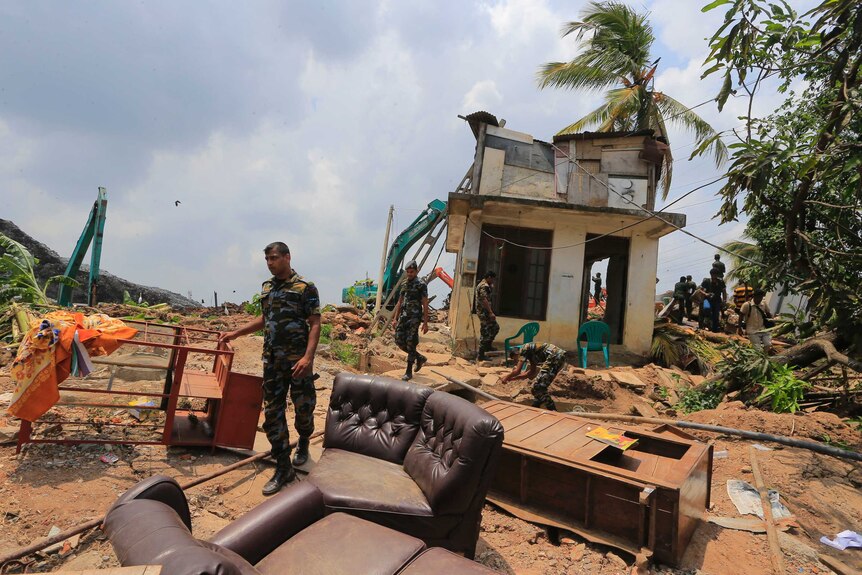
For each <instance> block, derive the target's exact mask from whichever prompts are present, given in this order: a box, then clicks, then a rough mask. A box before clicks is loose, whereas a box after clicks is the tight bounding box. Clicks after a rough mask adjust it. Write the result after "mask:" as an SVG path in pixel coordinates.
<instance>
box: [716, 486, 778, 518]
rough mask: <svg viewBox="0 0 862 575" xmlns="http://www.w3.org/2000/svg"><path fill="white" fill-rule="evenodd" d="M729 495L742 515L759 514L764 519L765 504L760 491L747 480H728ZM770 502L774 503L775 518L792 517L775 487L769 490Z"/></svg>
mask: <svg viewBox="0 0 862 575" xmlns="http://www.w3.org/2000/svg"><path fill="white" fill-rule="evenodd" d="M727 495H728V496H729V497H730V500H731V501H733V504H734V505H735V506H736V510H737V511H739V513H740V514H742V515H757V516H758V517H760V518H761V519H763V505H761V503H760V493H758V491H757V489H756V488H755V487H754V486H753V485H751V484H750V483H748V482H746V481H740V480H739V479H728V480H727ZM769 502H770V504H771V505H772V517H773V518H774V519H775V520H778V519H784V518H787V517H792V514H791V513H790V510H789V509H787V507H785V506H784V504H783V503H781V501H779V493H778V491H776V490H774V489H770V490H769Z"/></svg>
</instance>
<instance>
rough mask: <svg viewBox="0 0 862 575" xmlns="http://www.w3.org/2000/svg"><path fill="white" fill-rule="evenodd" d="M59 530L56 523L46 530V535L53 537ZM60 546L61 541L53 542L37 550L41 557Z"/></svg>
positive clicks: (56, 550)
mask: <svg viewBox="0 0 862 575" xmlns="http://www.w3.org/2000/svg"><path fill="white" fill-rule="evenodd" d="M61 532H62V530H61V529H60V528H59V527H57V526H56V525H52V526H51V529H50V530H49V531H48V537H49V538H50V537H54V536H55V535H59V534H60V533H61ZM62 548H63V542H62V541H60V542H58V543H54V544H53V545H51V546H49V547H45V548H44V549H42V551H40V552H39V554H40V555H42V556H43V557H45V556H48V555H50V554H52V553H56V552H58V551H59V550H60V549H62Z"/></svg>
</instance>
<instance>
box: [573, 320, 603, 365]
mask: <svg viewBox="0 0 862 575" xmlns="http://www.w3.org/2000/svg"><path fill="white" fill-rule="evenodd" d="M582 337H585V338H586V341H585V342H583V341H582ZM582 343H586V345H581V344H582ZM610 343H611V328H610V327H608V324H606V323H605V322H603V321H588V322H586V323H583V324H581V329H579V330H578V351H579V352H580V356H581V367H583V368H584V369H586V367H587V352H588V351H602V352H604V354H605V367H610V366H611V360H610V356H609V355H608V345H610Z"/></svg>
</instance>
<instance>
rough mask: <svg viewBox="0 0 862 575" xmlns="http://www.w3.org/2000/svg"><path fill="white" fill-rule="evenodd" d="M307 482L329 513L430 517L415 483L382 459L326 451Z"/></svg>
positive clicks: (429, 507)
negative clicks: (345, 511)
mask: <svg viewBox="0 0 862 575" xmlns="http://www.w3.org/2000/svg"><path fill="white" fill-rule="evenodd" d="M308 481H310V482H311V483H313V484H314V485H315V486H316V487H317V488H318V489H319V490H320V492H321V493H322V494H323V502H324V504H325V505H326V507H327V508H328V509H330V510H332V509H345V510H347V509H350V510H354V509H355V510H360V511H361V510H367V511H389V512H394V513H402V514H408V515H419V516H427V517H430V516H431V515H432V513H431V506H430V505H429V504H428V500H427V499H426V498H425V495H424V494H423V493H422V490H421V489H419V486H418V485H416V482H415V481H413V479H412V478H411V477H410V476H409V475H407V473H406V472H405V471H404V469H403V468H402V467H401V466H400V465H398V464H396V463H390V462H389V461H383V460H382V459H376V458H374V457H369V456H367V455H361V454H359V453H353V452H351V451H344V450H342V449H330V448H327V449H326V450H324V452H323V455H322V456H321V457H320V460H319V461H318V462H317V464H315V466H314V468H313V469H312V470H311V473H310V474H309V476H308Z"/></svg>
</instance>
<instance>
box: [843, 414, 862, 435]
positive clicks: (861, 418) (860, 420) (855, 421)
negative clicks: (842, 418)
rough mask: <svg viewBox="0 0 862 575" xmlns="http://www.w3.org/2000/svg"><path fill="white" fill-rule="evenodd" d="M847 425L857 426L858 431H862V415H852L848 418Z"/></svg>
mask: <svg viewBox="0 0 862 575" xmlns="http://www.w3.org/2000/svg"><path fill="white" fill-rule="evenodd" d="M847 425H850V426H853V427H855V428H856V430H857V431H860V432H862V415H857V416H856V417H851V418H850V419H848V420H847Z"/></svg>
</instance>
